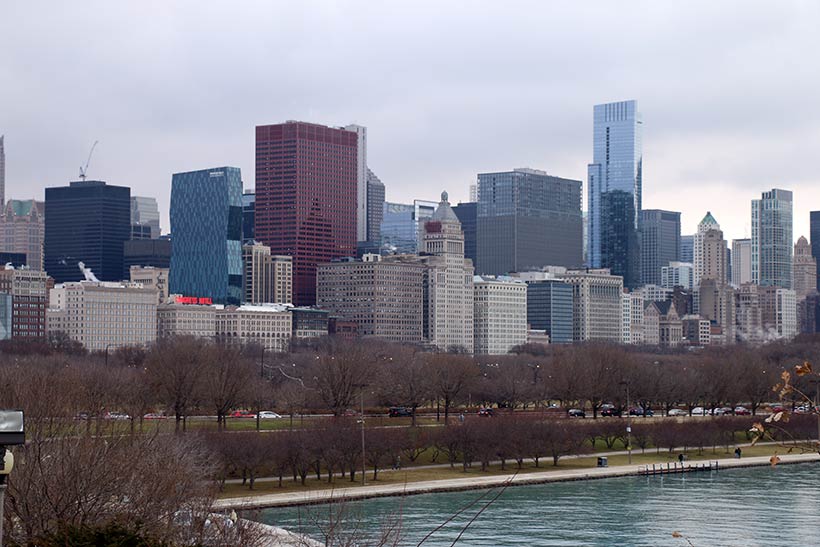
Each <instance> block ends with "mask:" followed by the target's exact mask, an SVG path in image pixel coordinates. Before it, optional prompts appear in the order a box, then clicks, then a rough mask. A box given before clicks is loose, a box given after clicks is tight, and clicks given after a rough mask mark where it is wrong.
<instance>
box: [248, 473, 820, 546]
mask: <svg viewBox="0 0 820 547" xmlns="http://www.w3.org/2000/svg"><path fill="white" fill-rule="evenodd" d="M498 492H499V490H498V489H495V490H492V491H489V492H488V491H482V490H473V491H467V492H452V493H441V494H424V495H418V496H405V497H403V498H377V499H370V500H361V501H356V502H349V503H348V504H346V505H345V506H344V508H343V510H344V512H345V514H346V519H347V523H346V524H345V525H344V526H345V528H346V529H352V527H353V526H359V528H360V529H361V532H362V533H364V534H369V535H370V537H373V535H374V534H377V533H378V531H379V529H381V528H383V527H384V526H385V525H386V523H390V522H392V521H394V520H395V519H397V518H400V520H401V522H400V525H401V530H402V541H401V545H409V546H415V545H416V544H418V542H419V541H420V540H421V538H423V537H424V536H425V535H426V534H427V533H428V532H430V531H431V530H433V529H434V528H436V527H437V526H439V525H440V524H441V523H443V522H444V521H445V520H447V519H448V518H449V517H451V516H452V515H454V514H455V513H456V512H458V511H459V510H460V509H462V508H465V507H467V506H468V505H470V504H471V503H473V502H476V500H478V499H479V498H481V499H480V500H479V501H478V502H476V503H474V504H473V505H472V506H471V507H469V508H467V509H466V510H464V512H463V513H461V514H460V515H459V516H458V517H457V518H455V519H454V520H453V521H452V522H451V523H449V524H447V525H446V526H444V527H443V528H442V529H441V530H440V531H438V532H436V533H435V534H434V535H432V536H431V537H430V539H428V540H427V541H426V542H424V544H423V545H424V546H428V547H446V546H449V545H451V544H452V543H453V540H454V539H455V538H456V537H457V536H458V534H459V533H460V532H461V531H462V530H463V529H464V527H465V525H466V524H467V523H468V522H469V521H470V520H471V519H473V518H474V517H475V516H476V514H477V513H478V512H479V511H480V510H481V509H482V507H484V506H485V505H486V502H487V501H489V500H490V499H491V498H492V497H493V496H494V495H495V494H497V493H498ZM482 496H484V497H483V498H482ZM338 510H339V506H338V505H337V506H336V507H328V506H314V507H289V508H280V509H267V510H265V511H263V512H262V513H261V517H260V520H262V521H263V522H266V523H268V524H273V525H276V526H281V527H283V528H287V529H289V530H293V531H302V532H305V533H307V534H309V535H311V536H312V537H314V538H316V539H319V540H320V541H321V540H323V536H322V533H321V531H320V530H319V529H318V528H317V525H316V523H317V522H318V523H319V526H321V527H323V528H324V527H326V526H327V522H328V520H329V519H328V516H329V515H331V514H336V513H338ZM390 515H393V517H392V518H391V517H390ZM674 531H679V532H681V533H682V534H683V535H684V536H685V537H686V538H687V539H688V540H689V541H691V543H692V544H693V545H695V546H696V547H716V546H737V547H756V546H761V547H763V546H765V547H773V546H778V547H779V546H783V547H786V546H795V547H798V546H799V547H806V546H820V466H818V465H816V464H799V465H781V466H778V467H776V468H774V469H772V468H770V467H757V468H747V469H732V470H729V469H727V470H722V471H719V472H717V473H691V474H688V475H684V476H666V477H622V478H611V479H603V480H593V481H576V482H566V483H553V484H544V485H535V486H516V487H512V488H508V489H507V490H506V491H504V492H503V494H501V496H500V497H499V498H498V499H497V500H496V501H495V502H493V503H492V504H491V505H490V506H489V507H487V508H486V510H484V512H483V513H482V514H481V515H480V516H478V518H476V520H475V521H474V522H473V523H472V524H471V525H470V526H469V528H467V529H466V531H464V533H463V535H462V538H461V539H460V540H459V541H458V543H456V545H458V546H475V547H477V546H482V547H486V546H525V545H526V546H582V545H583V546H587V545H596V546H597V545H607V546H609V545H618V546H621V545H629V546H633V545H634V546H653V547H655V546H665V545H671V546H675V545H680V546H687V545H688V543H687V542H686V541H685V540H684V539H679V538H673V537H672V533H673V532H674ZM362 544H363V545H366V544H367V543H366V542H364V543H362Z"/></svg>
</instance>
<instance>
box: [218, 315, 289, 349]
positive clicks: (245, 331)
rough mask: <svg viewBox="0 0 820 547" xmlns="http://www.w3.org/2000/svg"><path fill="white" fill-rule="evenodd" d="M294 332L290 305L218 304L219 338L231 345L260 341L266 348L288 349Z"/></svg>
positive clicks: (257, 342)
mask: <svg viewBox="0 0 820 547" xmlns="http://www.w3.org/2000/svg"><path fill="white" fill-rule="evenodd" d="M292 333H293V324H292V321H291V313H290V306H287V305H284V304H257V305H243V306H238V307H237V306H218V307H217V309H216V337H217V339H219V340H222V341H224V342H226V343H228V344H250V343H255V344H258V345H260V346H262V347H264V348H265V349H270V350H274V351H285V350H287V349H288V346H289V345H290V339H291V336H292Z"/></svg>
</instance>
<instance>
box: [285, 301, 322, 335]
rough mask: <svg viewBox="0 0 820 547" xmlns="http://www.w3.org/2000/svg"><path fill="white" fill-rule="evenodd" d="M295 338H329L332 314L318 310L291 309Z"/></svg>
mask: <svg viewBox="0 0 820 547" xmlns="http://www.w3.org/2000/svg"><path fill="white" fill-rule="evenodd" d="M290 313H291V321H292V328H293V338H319V337H320V336H327V329H328V320H329V319H330V312H329V311H327V310H320V309H317V308H291V309H290Z"/></svg>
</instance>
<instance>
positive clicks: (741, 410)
mask: <svg viewBox="0 0 820 547" xmlns="http://www.w3.org/2000/svg"><path fill="white" fill-rule="evenodd" d="M750 414H751V412H750V411H749V409H748V408H746V407H745V406H736V407H735V416H749V415H750Z"/></svg>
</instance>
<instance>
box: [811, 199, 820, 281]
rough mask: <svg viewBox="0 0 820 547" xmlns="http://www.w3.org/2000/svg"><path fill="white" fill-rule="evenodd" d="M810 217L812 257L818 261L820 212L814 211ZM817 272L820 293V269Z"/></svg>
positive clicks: (819, 254)
mask: <svg viewBox="0 0 820 547" xmlns="http://www.w3.org/2000/svg"><path fill="white" fill-rule="evenodd" d="M809 215H810V216H809V241H810V242H811V255H812V256H813V257H814V259H815V260H817V259H818V258H820V211H812V212H811V213H810V214H809ZM817 270H818V274H817V290H818V291H820V268H818V269H817Z"/></svg>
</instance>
